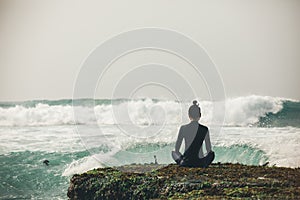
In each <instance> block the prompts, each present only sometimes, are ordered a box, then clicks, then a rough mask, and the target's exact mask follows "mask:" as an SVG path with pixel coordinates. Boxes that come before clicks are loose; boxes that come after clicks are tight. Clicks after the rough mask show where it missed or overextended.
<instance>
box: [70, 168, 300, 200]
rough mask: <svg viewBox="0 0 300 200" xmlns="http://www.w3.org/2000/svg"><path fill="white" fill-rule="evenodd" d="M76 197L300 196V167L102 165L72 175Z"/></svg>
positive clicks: (209, 197) (72, 196)
mask: <svg viewBox="0 0 300 200" xmlns="http://www.w3.org/2000/svg"><path fill="white" fill-rule="evenodd" d="M68 197H69V198H70V199H187V198H188V199H199V198H200V199H224V198H226V199H239V198H249V199H252V198H253V199H274V198H275V199H300V169H299V168H296V169H292V168H279V167H262V166H246V165H241V164H213V165H211V166H210V167H209V168H206V169H203V168H184V167H179V166H177V165H174V164H170V165H168V166H161V165H126V166H121V167H116V168H99V169H94V170H91V171H88V172H86V173H83V174H81V175H78V174H76V175H74V176H73V177H72V178H71V183H70V187H69V189H68Z"/></svg>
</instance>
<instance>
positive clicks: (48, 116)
mask: <svg viewBox="0 0 300 200" xmlns="http://www.w3.org/2000/svg"><path fill="white" fill-rule="evenodd" d="M282 103H283V99H280V98H274V97H263V96H246V97H238V98H230V99H227V100H226V102H225V108H226V109H225V121H224V125H225V126H248V125H251V124H254V123H257V122H258V121H259V119H260V117H263V116H265V115H266V114H267V113H277V112H278V111H280V110H281V109H282ZM189 105H190V103H179V102H175V101H154V100H151V99H146V100H133V101H126V102H121V103H115V104H100V105H96V106H95V107H87V106H76V107H72V106H71V105H52V106H50V105H48V104H43V103H38V104H37V105H35V106H34V107H24V106H21V105H16V106H14V107H8V108H3V107H2V108H1V107H0V126H53V125H68V124H74V123H75V121H76V123H78V124H97V123H98V124H100V125H101V124H129V125H135V126H147V125H151V124H181V123H185V122H187V121H188V118H187V109H188V107H189ZM200 106H201V108H202V116H203V117H202V119H201V120H202V122H203V123H206V124H214V121H212V120H213V116H212V115H213V107H214V102H211V101H200ZM74 112H75V117H76V118H75V119H76V120H75V119H74ZM220 114H222V113H220ZM216 115H218V113H217V114H216ZM216 123H217V122H216Z"/></svg>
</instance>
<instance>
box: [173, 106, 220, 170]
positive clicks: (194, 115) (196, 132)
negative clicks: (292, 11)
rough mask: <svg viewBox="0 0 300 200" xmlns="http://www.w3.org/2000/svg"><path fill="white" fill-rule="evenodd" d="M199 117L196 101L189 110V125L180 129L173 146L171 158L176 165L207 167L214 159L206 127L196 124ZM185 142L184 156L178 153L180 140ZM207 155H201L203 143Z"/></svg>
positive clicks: (199, 110)
mask: <svg viewBox="0 0 300 200" xmlns="http://www.w3.org/2000/svg"><path fill="white" fill-rule="evenodd" d="M200 117H201V109H200V107H199V106H198V103H197V101H193V105H192V106H191V107H190V108H189V118H190V120H191V122H190V123H189V124H186V125H183V126H181V127H180V130H179V133H178V138H177V141H176V145H175V151H172V157H173V159H174V160H175V161H176V163H177V164H179V165H181V166H186V167H208V165H210V164H211V163H212V161H213V160H214V158H215V153H214V152H213V151H212V150H211V143H210V137H209V130H208V128H207V127H206V126H203V125H201V124H199V123H198V121H199V120H200ZM183 139H184V141H185V150H184V154H183V155H181V153H180V152H179V149H180V146H181V143H182V140H183ZM204 141H205V147H206V152H207V155H206V156H204V154H203V143H204Z"/></svg>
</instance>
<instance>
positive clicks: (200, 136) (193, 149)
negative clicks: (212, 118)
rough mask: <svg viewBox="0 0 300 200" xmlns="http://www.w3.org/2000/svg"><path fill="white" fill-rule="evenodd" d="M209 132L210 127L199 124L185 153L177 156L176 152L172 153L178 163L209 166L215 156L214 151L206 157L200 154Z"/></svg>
mask: <svg viewBox="0 0 300 200" xmlns="http://www.w3.org/2000/svg"><path fill="white" fill-rule="evenodd" d="M207 132H208V128H207V127H206V126H203V125H201V124H199V127H198V130H197V133H196V136H195V138H194V140H193V142H192V144H191V145H190V146H189V148H188V149H187V150H186V151H185V152H184V154H183V155H176V156H175V155H174V154H175V152H173V153H172V156H173V158H174V160H175V161H176V163H177V164H179V165H181V166H185V167H208V165H210V164H211V163H212V161H213V160H214V158H215V153H214V152H213V151H210V152H209V153H208V154H207V155H206V156H205V157H204V158H199V156H198V154H199V151H200V148H201V147H202V144H203V141H204V139H205V136H206V133H207ZM178 157H179V158H178ZM175 158H176V159H175Z"/></svg>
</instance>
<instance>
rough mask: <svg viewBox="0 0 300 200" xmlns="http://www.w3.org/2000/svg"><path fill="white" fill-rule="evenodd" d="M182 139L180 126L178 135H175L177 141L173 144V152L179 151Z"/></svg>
mask: <svg viewBox="0 0 300 200" xmlns="http://www.w3.org/2000/svg"><path fill="white" fill-rule="evenodd" d="M182 140H183V135H182V127H180V129H179V133H178V137H177V141H176V144H175V152H179V149H180V146H181V143H182Z"/></svg>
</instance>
